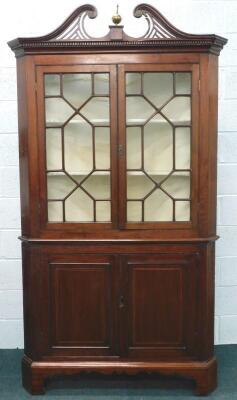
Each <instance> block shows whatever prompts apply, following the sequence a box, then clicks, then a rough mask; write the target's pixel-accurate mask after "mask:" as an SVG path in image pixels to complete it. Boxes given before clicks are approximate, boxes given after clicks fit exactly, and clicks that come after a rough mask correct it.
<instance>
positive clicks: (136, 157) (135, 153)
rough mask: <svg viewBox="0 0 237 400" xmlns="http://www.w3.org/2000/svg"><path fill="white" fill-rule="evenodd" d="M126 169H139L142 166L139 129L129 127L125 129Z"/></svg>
mask: <svg viewBox="0 0 237 400" xmlns="http://www.w3.org/2000/svg"><path fill="white" fill-rule="evenodd" d="M126 136H127V157H126V159H127V168H128V169H136V168H137V169H140V168H141V166H142V164H141V163H142V153H141V144H142V142H141V140H142V137H141V128H139V127H131V128H127V132H126Z"/></svg>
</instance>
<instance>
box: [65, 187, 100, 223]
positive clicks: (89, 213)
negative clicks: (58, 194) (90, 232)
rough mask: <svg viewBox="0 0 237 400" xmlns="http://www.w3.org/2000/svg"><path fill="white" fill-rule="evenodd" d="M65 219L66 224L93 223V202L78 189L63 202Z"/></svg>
mask: <svg viewBox="0 0 237 400" xmlns="http://www.w3.org/2000/svg"><path fill="white" fill-rule="evenodd" d="M65 219H66V221H68V222H92V221H94V207H93V200H92V199H91V198H90V197H89V196H88V195H87V194H86V193H85V192H84V191H83V190H81V189H80V188H78V189H76V190H75V192H73V193H72V194H71V196H69V197H68V198H67V200H66V201H65Z"/></svg>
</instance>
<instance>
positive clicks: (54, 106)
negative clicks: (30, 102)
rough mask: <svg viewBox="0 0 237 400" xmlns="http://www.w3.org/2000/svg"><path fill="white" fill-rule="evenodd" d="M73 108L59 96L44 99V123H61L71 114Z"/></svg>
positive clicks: (56, 124) (51, 124)
mask: <svg viewBox="0 0 237 400" xmlns="http://www.w3.org/2000/svg"><path fill="white" fill-rule="evenodd" d="M73 112H74V111H73V109H72V108H71V107H70V106H69V105H68V104H67V103H66V102H65V101H64V100H63V99H61V98H49V99H45V116H46V125H47V126H48V127H50V126H58V125H62V124H63V123H64V122H65V121H66V120H67V119H68V118H69V117H70V116H71V115H72V114H73Z"/></svg>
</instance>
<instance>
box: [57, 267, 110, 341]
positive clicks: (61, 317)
mask: <svg viewBox="0 0 237 400" xmlns="http://www.w3.org/2000/svg"><path fill="white" fill-rule="evenodd" d="M110 275H111V272H110V266H109V265H103V266H100V265H96V264H89V265H88V264H75V265H70V264H65V265H64V264H54V265H53V266H52V272H51V284H52V293H51V298H52V304H51V315H52V316H53V318H52V319H53V320H52V328H53V346H81V347H88V346H94V347H95V346H102V347H110V339H111V337H110V331H111V329H112V327H111V322H112V321H111V317H112V315H111V310H110V308H111V301H112V299H111V276H110Z"/></svg>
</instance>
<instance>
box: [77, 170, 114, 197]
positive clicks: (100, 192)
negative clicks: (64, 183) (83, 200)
mask: <svg viewBox="0 0 237 400" xmlns="http://www.w3.org/2000/svg"><path fill="white" fill-rule="evenodd" d="M82 186H83V187H84V189H86V191H87V192H88V193H89V194H90V195H91V196H92V197H93V198H94V199H98V200H109V199H110V173H109V172H106V173H104V174H103V173H102V172H94V173H93V174H92V175H90V176H89V178H87V179H86V180H85V182H83V184H82Z"/></svg>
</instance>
